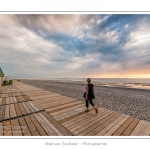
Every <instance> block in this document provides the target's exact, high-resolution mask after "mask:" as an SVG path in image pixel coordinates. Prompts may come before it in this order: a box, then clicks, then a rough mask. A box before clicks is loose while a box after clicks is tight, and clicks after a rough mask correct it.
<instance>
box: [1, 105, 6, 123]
mask: <svg viewBox="0 0 150 150" xmlns="http://www.w3.org/2000/svg"><path fill="white" fill-rule="evenodd" d="M4 117H5V105H4V106H0V121H3V120H4Z"/></svg>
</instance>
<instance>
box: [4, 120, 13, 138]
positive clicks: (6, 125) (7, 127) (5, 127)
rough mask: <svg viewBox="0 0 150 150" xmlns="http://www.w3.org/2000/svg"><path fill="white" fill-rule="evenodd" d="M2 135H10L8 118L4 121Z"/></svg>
mask: <svg viewBox="0 0 150 150" xmlns="http://www.w3.org/2000/svg"><path fill="white" fill-rule="evenodd" d="M4 136H12V131H11V123H10V120H8V121H4Z"/></svg>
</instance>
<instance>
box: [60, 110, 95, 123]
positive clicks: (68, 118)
mask: <svg viewBox="0 0 150 150" xmlns="http://www.w3.org/2000/svg"><path fill="white" fill-rule="evenodd" d="M89 110H90V111H92V110H93V108H90V109H89ZM85 113H86V112H85V110H83V111H81V112H78V113H76V114H73V115H71V116H69V117H65V118H63V119H61V120H59V121H58V122H59V123H64V122H65V121H68V120H70V119H73V118H76V117H78V116H80V115H82V114H85Z"/></svg>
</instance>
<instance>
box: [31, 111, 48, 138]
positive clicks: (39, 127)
mask: <svg viewBox="0 0 150 150" xmlns="http://www.w3.org/2000/svg"><path fill="white" fill-rule="evenodd" d="M30 119H31V120H32V122H33V124H34V125H35V126H36V128H37V130H38V132H39V133H40V135H41V136H46V135H48V134H47V133H46V132H45V130H44V129H43V127H42V126H41V124H40V123H39V122H38V121H37V119H36V118H35V117H34V115H33V114H32V115H30Z"/></svg>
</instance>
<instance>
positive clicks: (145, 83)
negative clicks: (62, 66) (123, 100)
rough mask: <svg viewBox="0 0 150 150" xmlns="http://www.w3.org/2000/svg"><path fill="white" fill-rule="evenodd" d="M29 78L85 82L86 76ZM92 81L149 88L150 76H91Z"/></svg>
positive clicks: (116, 85)
mask: <svg viewBox="0 0 150 150" xmlns="http://www.w3.org/2000/svg"><path fill="white" fill-rule="evenodd" d="M31 80H53V81H54V80H56V81H60V82H78V83H86V80H87V78H49V79H31ZM91 80H92V83H94V84H96V85H100V86H113V87H127V88H140V89H150V78H91Z"/></svg>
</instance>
